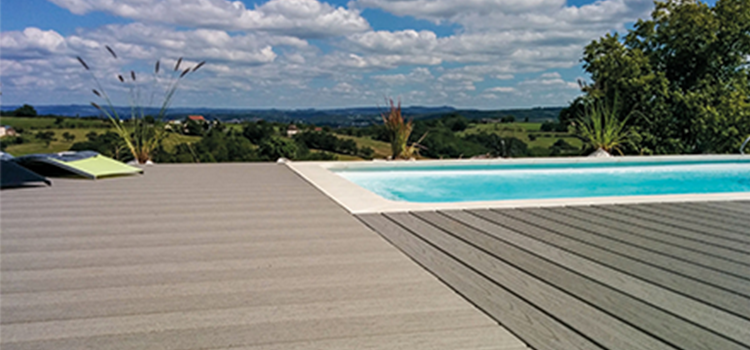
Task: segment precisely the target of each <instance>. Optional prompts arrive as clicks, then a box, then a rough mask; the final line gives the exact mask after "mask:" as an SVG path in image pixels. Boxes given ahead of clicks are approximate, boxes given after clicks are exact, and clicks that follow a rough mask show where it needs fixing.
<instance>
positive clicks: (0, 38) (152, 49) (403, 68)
mask: <svg viewBox="0 0 750 350" xmlns="http://www.w3.org/2000/svg"><path fill="white" fill-rule="evenodd" d="M713 2H714V1H709V3H713ZM652 9H653V2H652V0H599V1H592V0H567V1H566V0H327V1H326V0H270V1H249V0H243V1H227V0H3V1H2V3H1V4H0V31H1V34H0V83H1V84H2V96H1V98H2V101H0V103H2V104H4V105H18V104H24V103H28V104H32V105H50V104H88V103H90V102H100V101H99V98H98V97H97V96H95V95H94V94H93V93H92V89H93V88H96V87H97V83H96V82H95V81H97V80H98V81H99V83H100V84H101V86H102V87H103V89H104V90H105V91H106V92H107V93H108V95H109V96H110V97H111V98H112V100H113V102H114V104H116V105H128V104H129V103H130V100H129V97H128V96H130V94H129V91H130V89H133V91H136V92H139V93H138V94H137V95H136V96H140V97H137V98H136V99H137V101H136V103H138V104H141V105H153V104H157V105H158V104H159V103H161V101H162V98H163V96H162V95H161V92H162V91H164V90H165V87H166V84H169V83H170V82H171V81H172V80H170V79H174V77H172V76H171V75H170V74H169V73H172V74H174V71H173V68H174V66H175V64H176V62H177V59H178V58H180V57H184V59H183V62H182V63H181V67H180V68H181V69H184V68H186V67H190V66H192V65H195V64H197V63H198V62H201V61H206V64H205V65H204V66H203V67H201V68H200V70H198V71H196V72H195V73H191V74H189V75H187V76H186V77H185V78H184V79H181V80H180V82H179V84H180V85H179V88H178V91H177V93H176V95H175V97H174V99H173V102H172V103H173V106H181V107H216V108H287V109H297V108H339V107H352V106H376V105H381V106H382V105H383V104H384V98H385V97H392V98H394V99H400V100H401V101H402V102H403V104H404V105H408V106H417V105H419V106H454V107H458V108H477V109H504V108H526V107H539V106H562V105H565V104H567V103H568V102H569V101H571V100H572V99H574V98H575V97H576V96H578V95H579V94H580V89H579V87H578V83H577V81H578V80H579V79H584V80H586V79H587V75H586V73H585V72H584V71H583V69H582V66H581V62H580V59H581V57H582V54H583V49H584V47H585V46H586V45H587V44H588V43H590V42H591V41H592V40H595V39H597V38H599V37H601V36H603V35H605V34H607V33H610V32H613V31H617V32H620V33H623V32H625V31H626V29H627V28H629V27H630V26H632V23H633V22H635V21H636V20H637V19H638V18H648V17H649V15H650V12H651V10H652ZM107 45H108V46H110V47H111V48H112V49H113V50H114V51H115V52H116V54H117V58H116V59H115V58H114V57H112V56H111V55H110V54H109V52H108V51H107V50H106V47H105V46H107ZM76 57H81V58H82V59H84V60H85V61H86V62H87V65H88V66H89V67H90V70H89V71H87V70H85V69H84V68H83V67H82V66H81V64H80V63H79V62H78V61H77V59H76ZM157 61H159V62H160V67H161V68H160V72H159V74H158V75H154V74H153V73H154V66H155V63H156V62H157ZM131 70H132V71H134V72H135V73H136V75H137V79H136V82H135V83H134V84H131V83H126V84H122V83H120V82H119V81H118V80H117V75H118V74H122V75H124V76H129V75H130V71H131ZM146 97H148V98H146Z"/></svg>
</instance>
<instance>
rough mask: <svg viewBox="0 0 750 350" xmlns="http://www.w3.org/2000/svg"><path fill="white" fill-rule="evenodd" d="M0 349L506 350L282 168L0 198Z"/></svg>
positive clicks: (479, 320)
mask: <svg viewBox="0 0 750 350" xmlns="http://www.w3.org/2000/svg"><path fill="white" fill-rule="evenodd" d="M0 225H1V229H0V235H1V236H0V240H1V241H2V244H0V253H1V254H0V260H1V261H0V269H1V271H0V272H1V273H0V298H1V299H2V304H1V305H0V314H1V315H0V316H1V317H0V332H1V333H2V338H1V339H0V348H2V349H85V348H89V349H148V348H180V349H206V348H213V349H215V348H243V347H244V348H247V349H274V348H275V349H281V348H290V349H294V348H304V347H305V346H304V344H309V345H310V348H314V347H318V348H329V349H358V348H368V349H379V348H380V349H382V348H409V349H457V348H461V346H464V347H465V348H480V347H481V348H485V349H513V350H518V349H522V348H525V345H524V343H522V342H521V341H519V340H518V338H517V337H515V336H514V335H513V334H512V333H510V332H508V331H507V330H506V329H504V328H503V327H502V326H499V325H498V324H497V322H496V321H493V320H492V319H491V318H490V317H488V316H487V315H485V314H483V313H482V312H481V311H480V310H478V309H477V308H476V307H475V306H474V305H472V304H471V303H469V302H467V301H466V300H465V299H463V298H461V297H460V296H459V295H457V294H456V293H455V292H454V291H452V290H451V289H450V288H449V287H448V286H445V285H444V284H442V283H440V281H438V280H437V279H436V278H435V277H433V276H432V275H430V274H429V273H428V272H426V271H424V270H423V269H422V268H420V267H419V266H418V265H417V264H415V263H414V262H413V261H411V260H410V259H409V258H408V257H406V256H405V255H403V253H401V252H399V251H398V250H397V249H396V248H394V247H393V246H391V245H390V244H389V243H388V242H386V241H385V240H384V239H383V238H382V237H380V236H379V235H377V234H376V233H374V232H372V231H371V230H370V229H368V228H367V227H366V226H365V225H363V224H362V223H361V222H360V221H359V220H357V219H356V218H354V217H353V216H351V215H350V214H348V213H347V212H346V211H344V210H343V209H342V208H340V207H339V206H338V205H337V204H336V203H335V202H334V201H332V200H331V199H330V198H328V197H326V196H325V195H323V194H322V193H320V192H319V191H318V190H317V189H315V188H314V187H313V186H311V185H310V184H308V183H307V182H305V181H304V180H303V179H301V178H300V177H299V176H298V175H296V174H295V173H294V172H292V171H290V170H289V169H288V168H287V167H285V166H283V165H276V164H206V165H204V164H199V165H157V166H154V167H149V168H147V169H146V174H145V175H143V176H133V177H122V178H113V179H104V180H99V181H89V180H57V179H55V180H53V186H52V187H49V188H47V187H40V188H26V189H20V190H10V191H3V192H2V211H0Z"/></svg>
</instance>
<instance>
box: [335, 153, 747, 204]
mask: <svg viewBox="0 0 750 350" xmlns="http://www.w3.org/2000/svg"><path fill="white" fill-rule="evenodd" d="M332 170H333V171H334V172H335V173H337V174H338V175H340V176H342V177H344V178H346V179H348V180H349V181H352V182H354V183H356V184H357V185H359V186H361V187H363V188H365V189H368V190H370V191H372V192H374V193H376V194H378V195H380V196H382V197H384V198H387V199H391V200H396V201H407V202H419V203H437V202H468V201H500V200H519V199H549V198H581V197H610V196H639V195H668V194H691V193H693V194H701V193H729V192H750V159H748V160H717V161H706V160H700V161H660V162H653V161H652V162H643V161H640V162H639V161H628V162H617V163H613V162H594V163H591V162H583V163H551V164H514V163H510V164H509V163H504V164H492V165H440V166H436V165H427V166H421V165H419V166H412V165H409V166H391V167H377V168H364V167H363V168H347V169H339V170H336V169H332Z"/></svg>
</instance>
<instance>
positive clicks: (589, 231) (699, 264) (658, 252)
mask: <svg viewBox="0 0 750 350" xmlns="http://www.w3.org/2000/svg"><path fill="white" fill-rule="evenodd" d="M521 211H522V212H524V213H526V214H529V215H532V216H536V217H538V218H542V219H545V220H549V221H553V222H555V223H557V224H559V225H563V226H567V227H569V228H571V229H574V230H580V231H584V232H587V233H589V234H592V235H595V236H597V237H601V238H604V239H610V240H613V241H617V242H618V243H621V244H625V245H628V246H630V247H633V248H636V249H642V250H645V251H648V252H651V253H654V254H657V255H662V256H665V257H668V258H672V259H676V260H680V261H683V262H685V263H688V264H692V265H697V266H700V267H702V268H706V269H710V270H714V271H717V272H719V273H723V274H727V275H731V276H734V277H736V278H741V279H746V280H748V281H750V278H748V277H747V276H741V275H736V274H734V273H731V272H728V271H725V270H721V269H719V268H717V267H713V266H708V265H704V264H701V263H698V262H695V261H692V260H689V259H686V258H683V257H680V256H675V255H672V254H667V253H665V252H663V251H659V250H656V249H651V248H648V247H644V246H641V245H637V244H635V243H631V242H629V241H627V240H623V239H621V238H617V237H612V236H609V235H605V234H601V233H599V232H597V231H594V230H592V229H589V228H586V227H581V226H577V225H574V224H572V223H566V222H562V221H560V220H558V219H554V218H551V217H545V216H542V215H541V214H540V213H537V212H534V211H529V210H525V209H524V210H521ZM558 215H560V214H558ZM592 224H595V225H599V224H597V223H592ZM601 226H605V225H601ZM605 227H608V228H610V229H613V230H615V231H616V232H620V233H625V234H627V233H628V232H624V231H623V230H621V229H618V228H612V227H610V226H605ZM638 236H642V237H645V238H648V237H647V236H644V235H638ZM653 240H655V241H659V242H661V243H663V244H666V245H671V246H674V247H676V248H680V249H686V250H690V251H694V252H696V253H700V254H701V255H709V256H713V255H711V254H707V253H704V252H702V251H699V250H695V249H690V248H685V247H682V246H678V245H675V244H671V243H668V242H663V241H660V240H657V239H653ZM722 260H728V259H722ZM728 261H730V262H734V261H732V260H728ZM743 265H745V264H743ZM748 297H750V296H748Z"/></svg>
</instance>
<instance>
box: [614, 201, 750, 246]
mask: <svg viewBox="0 0 750 350" xmlns="http://www.w3.org/2000/svg"><path fill="white" fill-rule="evenodd" d="M627 208H628V209H630V210H634V211H637V212H640V213H643V214H654V213H653V212H648V211H647V210H646V209H645V208H643V207H642V206H640V205H631V206H628V207H627ZM651 208H653V210H658V214H659V216H662V217H664V218H669V219H672V220H679V221H683V222H685V223H691V224H695V225H700V226H704V227H707V228H710V229H713V230H719V231H722V230H724V231H730V232H732V233H733V234H738V235H743V234H745V233H746V232H742V231H737V230H736V228H735V227H731V228H727V227H721V226H716V223H714V222H713V220H711V221H708V222H707V221H702V220H708V219H701V220H695V219H694V217H691V216H679V214H676V213H674V212H673V211H670V210H668V209H665V208H663V207H662V206H654V207H651ZM676 215H678V216H676ZM661 223H662V224H665V225H670V224H668V223H664V222H661ZM670 226H677V225H670ZM730 226H733V225H730ZM679 228H680V229H682V227H679ZM701 232H703V233H704V234H710V235H713V236H719V237H721V238H723V239H729V240H733V241H737V242H741V243H746V244H747V243H749V241H750V237H748V238H749V239H748V240H745V239H739V238H732V237H727V236H722V235H718V234H714V233H706V232H704V231H701Z"/></svg>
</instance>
